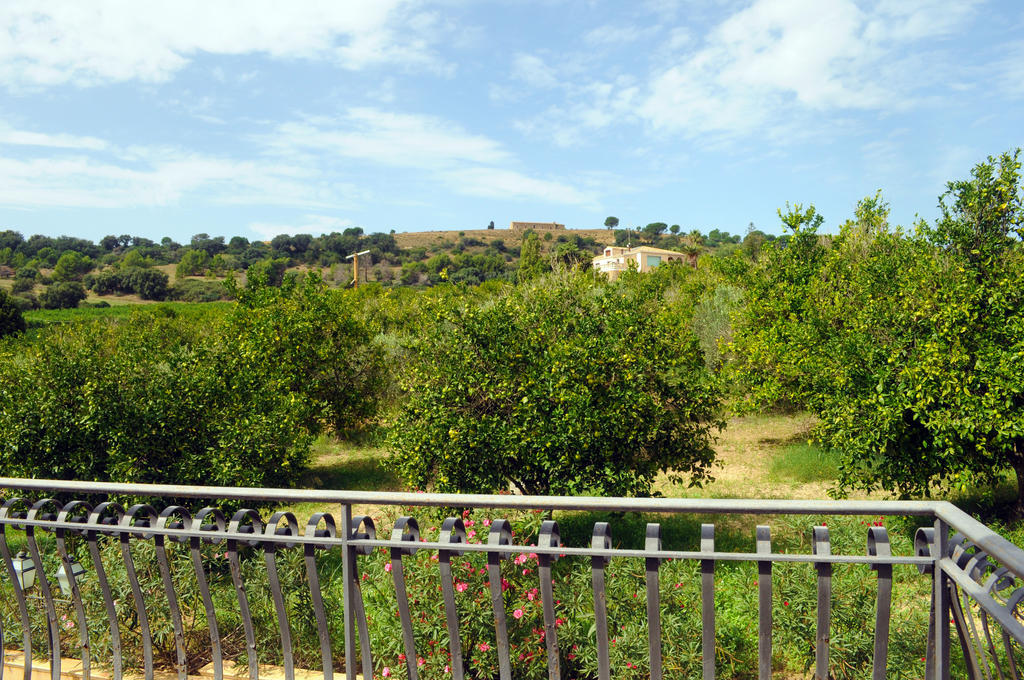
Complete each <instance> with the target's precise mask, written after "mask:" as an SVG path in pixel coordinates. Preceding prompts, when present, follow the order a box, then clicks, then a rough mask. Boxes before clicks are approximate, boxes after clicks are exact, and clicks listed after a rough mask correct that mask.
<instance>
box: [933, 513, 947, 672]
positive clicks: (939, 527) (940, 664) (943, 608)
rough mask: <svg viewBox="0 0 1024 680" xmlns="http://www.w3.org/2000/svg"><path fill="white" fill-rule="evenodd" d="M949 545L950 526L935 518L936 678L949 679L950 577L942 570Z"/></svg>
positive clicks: (934, 629)
mask: <svg viewBox="0 0 1024 680" xmlns="http://www.w3.org/2000/svg"><path fill="white" fill-rule="evenodd" d="M948 546H949V526H948V525H947V524H946V523H945V522H943V521H942V520H941V519H936V520H935V546H934V550H935V553H934V555H933V557H934V558H935V566H934V568H933V571H932V579H933V580H932V601H933V602H934V603H935V608H934V611H935V614H934V616H935V621H934V625H933V626H932V630H933V631H934V632H935V641H934V643H933V646H932V649H933V650H934V654H935V656H934V665H933V668H934V670H935V678H934V680H949V615H950V607H949V577H947V576H946V573H945V572H944V571H943V570H942V559H943V558H944V557H945V556H946V553H947V552H948Z"/></svg>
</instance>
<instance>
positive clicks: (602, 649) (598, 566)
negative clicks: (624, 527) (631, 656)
mask: <svg viewBox="0 0 1024 680" xmlns="http://www.w3.org/2000/svg"><path fill="white" fill-rule="evenodd" d="M590 547H591V548H593V549H594V550H607V549H609V548H611V547H612V530H611V527H610V526H609V525H608V522H597V523H595V524H594V535H593V538H592V539H591V541H590ZM610 561H611V558H610V557H606V556H604V555H594V556H593V557H591V558H590V581H591V586H592V588H593V591H594V622H595V625H596V627H597V677H598V678H599V680H610V679H611V663H610V661H609V658H608V657H609V649H608V599H607V596H606V595H605V580H604V569H605V567H607V566H608V563H609V562H610Z"/></svg>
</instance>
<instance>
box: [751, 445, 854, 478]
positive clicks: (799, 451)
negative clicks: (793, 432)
mask: <svg viewBox="0 0 1024 680" xmlns="http://www.w3.org/2000/svg"><path fill="white" fill-rule="evenodd" d="M767 474H768V475H769V476H770V477H771V478H773V479H777V480H779V481H780V482H785V483H790V484H792V483H799V484H802V483H808V482H831V481H832V480H834V479H835V478H836V476H837V475H838V474H839V463H838V461H837V460H836V456H835V455H834V454H832V453H831V452H829V451H823V450H822V449H820V448H818V447H817V446H814V445H813V444H787V445H785V446H781V447H779V450H778V452H777V453H776V454H775V456H774V457H772V459H771V462H770V463H769V465H768V471H767Z"/></svg>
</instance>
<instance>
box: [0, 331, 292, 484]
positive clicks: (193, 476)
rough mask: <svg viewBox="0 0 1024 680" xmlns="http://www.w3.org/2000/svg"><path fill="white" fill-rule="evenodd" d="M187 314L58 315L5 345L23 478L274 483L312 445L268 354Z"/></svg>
mask: <svg viewBox="0 0 1024 680" xmlns="http://www.w3.org/2000/svg"><path fill="white" fill-rule="evenodd" d="M205 328H206V327H205V326H203V325H201V324H195V323H193V322H191V321H190V320H188V319H178V318H174V317H173V316H167V315H158V314H151V313H148V312H136V313H135V314H133V315H132V316H130V317H129V318H128V320H127V321H124V322H117V323H77V324H57V325H54V326H53V327H50V328H47V329H45V330H44V331H43V332H42V333H41V334H40V336H39V337H38V338H37V339H35V340H34V341H33V342H31V343H27V344H23V346H21V347H19V348H18V351H17V353H15V351H14V349H10V350H9V351H8V352H6V353H0V403H3V404H4V408H3V409H0V466H2V467H3V469H4V470H5V472H6V473H7V474H9V475H12V476H19V477H51V478H58V479H79V480H111V481H122V482H155V483H175V484H223V485H228V486H231V485H238V486H279V485H286V484H290V483H292V482H294V481H295V479H296V478H297V475H298V473H299V472H300V471H301V469H302V467H303V464H304V462H305V460H306V456H307V455H308V452H309V445H310V441H311V438H310V436H309V433H308V431H307V430H306V429H305V427H304V423H303V421H302V416H303V415H304V412H303V409H302V408H301V405H300V404H298V403H297V402H296V400H294V399H293V397H292V395H291V394H290V393H288V392H287V391H286V390H284V389H281V388H280V383H279V382H274V381H272V380H270V381H268V380H266V376H267V373H268V372H269V371H268V369H267V367H265V366H259V365H256V364H255V362H256V361H257V360H259V359H262V357H259V358H257V357H253V356H251V355H245V354H240V353H238V352H237V347H236V345H235V344H233V343H232V342H227V341H225V339H223V338H225V336H224V335H223V334H222V333H220V332H213V333H209V334H206V335H202V334H201V332H204V331H201V330H199V329H205Z"/></svg>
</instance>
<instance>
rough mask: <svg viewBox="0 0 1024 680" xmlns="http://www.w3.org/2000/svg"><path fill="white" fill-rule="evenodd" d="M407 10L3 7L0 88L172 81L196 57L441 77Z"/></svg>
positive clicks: (430, 34)
mask: <svg viewBox="0 0 1024 680" xmlns="http://www.w3.org/2000/svg"><path fill="white" fill-rule="evenodd" d="M407 4H408V3H407V2H406V1H405V0H345V1H344V2H337V1H336V0H307V1H306V2H296V3H282V2H277V1H276V0H246V1H243V0H225V1H222V2H208V1H206V0H150V1H147V2H137V1H135V0H90V2H79V1H78V0H52V1H49V2H46V3H38V2H33V1H32V0H5V2H3V3H0V27H2V28H3V29H4V30H0V83H4V84H6V85H7V86H9V87H11V86H14V87H19V86H48V85H57V84H62V83H69V82H70V83H73V84H76V85H80V86H84V85H93V84H97V83H104V82H117V81H126V80H141V81H147V82H161V81H165V80H167V79H169V78H170V77H171V76H173V75H174V73H175V72H177V71H178V70H180V69H181V68H183V67H184V66H185V65H186V64H187V63H188V62H189V61H190V59H191V58H192V57H193V56H195V55H196V54H198V53H200V52H205V53H210V54H220V55H239V54H248V53H262V54H266V55H269V56H271V57H274V58H286V59H296V58H298V59H320V60H327V61H331V62H334V63H336V64H338V65H339V66H341V67H344V68H349V69H359V68H363V67H366V66H368V65H371V64H380V63H397V64H404V65H410V64H411V65H419V66H424V67H429V68H435V69H439V68H445V67H444V65H442V64H441V63H440V62H439V60H438V58H437V56H436V55H435V54H434V52H433V50H432V41H433V40H434V39H435V38H436V32H435V31H434V30H433V29H434V23H433V22H432V21H431V20H430V18H429V16H427V15H424V14H423V13H415V12H412V11H410V10H409V8H408V6H407Z"/></svg>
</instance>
